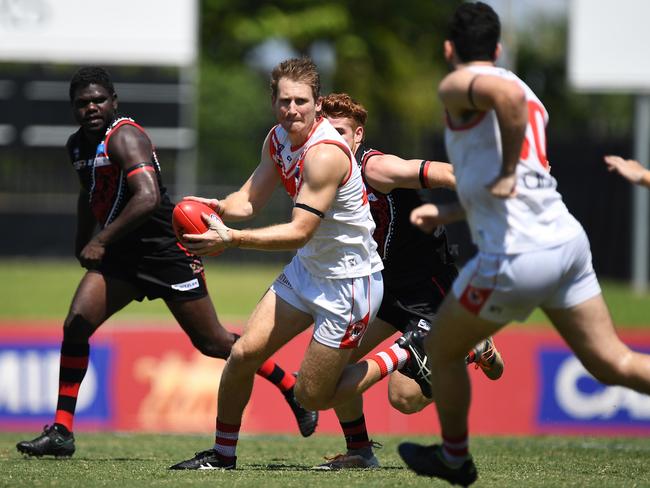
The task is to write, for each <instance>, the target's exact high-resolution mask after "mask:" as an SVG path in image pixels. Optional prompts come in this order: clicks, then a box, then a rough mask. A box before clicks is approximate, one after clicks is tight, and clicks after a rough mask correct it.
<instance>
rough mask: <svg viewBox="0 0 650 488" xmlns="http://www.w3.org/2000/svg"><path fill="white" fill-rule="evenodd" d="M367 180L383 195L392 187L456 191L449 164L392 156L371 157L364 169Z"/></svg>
mask: <svg viewBox="0 0 650 488" xmlns="http://www.w3.org/2000/svg"><path fill="white" fill-rule="evenodd" d="M364 176H365V178H366V181H368V183H369V184H370V186H372V187H373V188H375V189H376V190H379V191H380V192H382V193H388V192H390V191H392V190H394V189H395V188H413V189H419V188H439V187H442V188H451V189H455V188H456V178H455V177H454V170H453V167H452V166H451V164H449V163H443V162H440V161H427V160H421V159H410V160H406V159H402V158H400V157H399V156H395V155H393V154H377V155H374V156H371V157H370V158H369V159H368V161H366V165H365V168H364Z"/></svg>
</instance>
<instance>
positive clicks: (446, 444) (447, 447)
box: [442, 433, 469, 466]
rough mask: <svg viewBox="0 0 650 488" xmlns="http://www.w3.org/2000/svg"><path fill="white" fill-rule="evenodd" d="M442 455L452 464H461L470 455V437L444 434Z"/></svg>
mask: <svg viewBox="0 0 650 488" xmlns="http://www.w3.org/2000/svg"><path fill="white" fill-rule="evenodd" d="M442 455H443V456H444V457H445V460H446V461H447V462H448V463H449V464H450V465H451V466H460V465H461V464H463V462H464V461H465V460H466V459H467V457H468V456H469V437H468V434H467V433H465V434H464V435H462V436H460V437H448V436H446V435H445V434H442Z"/></svg>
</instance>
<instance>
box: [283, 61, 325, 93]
mask: <svg viewBox="0 0 650 488" xmlns="http://www.w3.org/2000/svg"><path fill="white" fill-rule="evenodd" d="M280 78H288V79H290V80H292V81H299V82H301V83H306V84H307V85H309V86H310V87H311V92H312V94H313V95H314V100H318V97H320V75H319V74H318V68H317V67H316V64H314V62H313V61H312V60H311V58H308V57H302V58H291V59H287V60H285V61H282V62H281V63H280V64H278V65H277V66H276V67H275V68H273V71H272V72H271V97H272V98H273V99H274V100H275V99H276V98H277V96H278V83H279V82H280Z"/></svg>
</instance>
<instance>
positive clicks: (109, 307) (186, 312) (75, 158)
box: [16, 67, 317, 456]
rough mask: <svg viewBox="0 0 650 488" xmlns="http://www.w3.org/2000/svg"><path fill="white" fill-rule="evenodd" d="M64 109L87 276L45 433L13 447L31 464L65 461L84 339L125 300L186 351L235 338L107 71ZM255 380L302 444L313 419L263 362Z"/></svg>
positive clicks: (226, 345) (85, 76)
mask: <svg viewBox="0 0 650 488" xmlns="http://www.w3.org/2000/svg"><path fill="white" fill-rule="evenodd" d="M70 101H71V104H72V112H73V115H74V118H75V120H76V121H77V122H78V123H79V125H80V126H81V127H80V129H79V130H78V131H77V132H75V133H74V134H73V135H72V136H70V138H69V139H68V142H67V150H68V153H69V156H70V159H71V161H72V165H73V167H74V168H75V170H76V171H77V174H78V176H79V180H80V183H81V188H80V192H79V198H78V202H77V237H76V245H75V254H76V256H77V258H78V259H79V262H80V263H81V265H82V266H83V267H84V268H86V269H87V272H86V274H85V275H84V276H83V278H82V279H81V282H80V283H79V286H78V288H77V291H76V293H75V295H74V298H73V299H72V304H71V305H70V311H69V313H68V316H67V317H66V319H65V322H64V325H63V342H62V344H61V362H60V372H59V397H58V402H57V407H56V415H55V418H54V424H53V425H52V426H50V427H47V426H46V428H45V429H44V432H43V433H42V434H41V435H40V436H39V437H37V438H36V439H34V440H32V441H23V442H19V443H18V444H17V446H16V447H17V449H18V450H19V451H20V452H22V453H25V454H28V455H31V456H42V455H46V454H50V455H55V456H71V455H72V454H73V453H74V451H75V446H74V436H73V434H72V430H73V420H74V412H75V406H76V403H77V395H78V393H79V387H80V385H81V382H82V380H83V378H84V375H85V373H86V369H87V367H88V356H89V352H90V345H89V339H90V337H91V336H92V334H93V333H94V332H95V330H97V328H98V327H99V326H101V325H102V324H103V323H104V322H105V321H106V320H107V319H108V318H109V317H110V316H111V315H113V314H114V313H115V312H117V311H119V310H121V309H122V308H123V307H125V306H126V305H128V304H129V303H131V302H132V301H133V300H137V301H142V300H143V299H144V298H145V297H147V298H148V299H150V300H153V299H156V298H161V299H163V300H164V301H165V304H166V305H167V307H168V308H169V310H170V311H171V313H172V314H173V316H174V317H175V318H176V320H177V321H178V323H179V325H180V326H181V327H182V328H183V330H184V331H185V332H186V333H187V335H188V336H189V338H190V339H191V341H192V344H194V346H195V347H196V348H197V349H198V350H199V351H201V352H202V353H203V354H205V355H207V356H211V357H215V358H222V359H225V358H227V357H228V354H230V351H231V348H232V346H233V344H234V343H235V341H236V340H237V337H238V336H237V335H236V334H233V333H232V332H229V331H227V330H226V329H224V328H223V326H222V325H221V323H220V322H219V319H218V318H217V314H216V312H215V310H214V307H213V305H212V301H211V300H210V297H209V296H208V291H207V288H206V284H205V277H204V273H203V264H202V262H201V259H200V258H199V257H197V256H195V255H192V254H190V253H189V252H187V251H186V250H184V249H183V248H181V247H180V246H179V245H178V242H177V241H176V237H175V235H174V232H173V230H172V225H171V214H172V209H173V205H172V203H171V202H170V199H169V197H168V195H167V192H166V190H165V187H164V186H162V182H161V178H160V165H159V163H158V158H157V156H156V152H155V150H154V147H153V145H152V143H151V141H150V139H149V137H148V136H147V135H146V133H145V132H144V129H142V127H140V126H139V125H138V124H136V123H135V122H134V121H133V120H132V119H129V118H126V117H120V116H118V113H117V94H116V93H115V89H114V87H113V83H112V81H111V79H110V76H109V74H108V73H107V72H106V70H104V69H102V68H98V67H84V68H81V69H79V70H78V71H77V72H76V74H75V75H74V76H73V78H72V80H71V82H70ZM98 224H99V227H100V229H99V231H98V232H97V233H95V234H94V235H93V233H94V231H95V228H96V227H97V225H98ZM257 373H258V374H259V375H261V376H263V377H265V378H267V379H268V380H269V381H272V382H273V383H274V384H275V385H276V386H277V387H278V389H280V391H281V392H282V393H283V394H284V396H285V398H286V400H287V402H288V403H289V405H290V407H291V409H292V411H293V413H294V415H295V416H296V419H297V421H298V424H299V427H300V431H301V433H302V434H303V435H304V436H308V435H311V434H312V433H313V432H314V429H315V427H316V422H317V412H309V411H307V410H305V409H303V408H302V407H300V406H299V405H298V404H297V403H296V401H295V398H294V390H293V387H294V384H295V378H294V377H293V375H290V374H286V373H285V372H284V371H283V370H282V369H281V368H279V367H278V366H277V365H276V364H275V363H273V362H272V361H270V360H269V361H266V362H263V363H260V367H259V368H258V371H257Z"/></svg>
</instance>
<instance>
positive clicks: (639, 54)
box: [568, 0, 650, 93]
mask: <svg viewBox="0 0 650 488" xmlns="http://www.w3.org/2000/svg"><path fill="white" fill-rule="evenodd" d="M648 19H650V1H648V0H572V1H571V5H570V9H569V39H568V40H569V53H568V77H569V82H570V83H571V85H572V87H573V88H575V89H576V90H581V91H600V92H606V91H624V92H630V93H639V92H650V53H649V49H650V25H649V24H648Z"/></svg>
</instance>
